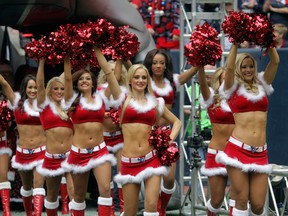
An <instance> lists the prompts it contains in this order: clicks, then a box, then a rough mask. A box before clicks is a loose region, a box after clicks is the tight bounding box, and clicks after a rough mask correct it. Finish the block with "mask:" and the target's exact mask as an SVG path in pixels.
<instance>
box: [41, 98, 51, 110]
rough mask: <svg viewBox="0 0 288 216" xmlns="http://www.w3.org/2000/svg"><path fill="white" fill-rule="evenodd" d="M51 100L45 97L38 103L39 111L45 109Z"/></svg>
mask: <svg viewBox="0 0 288 216" xmlns="http://www.w3.org/2000/svg"><path fill="white" fill-rule="evenodd" d="M50 103H52V101H50V100H49V99H48V98H46V99H45V100H44V101H43V103H42V104H39V106H38V108H39V109H40V112H41V111H42V110H43V109H45V107H46V106H48V105H49V104H50Z"/></svg>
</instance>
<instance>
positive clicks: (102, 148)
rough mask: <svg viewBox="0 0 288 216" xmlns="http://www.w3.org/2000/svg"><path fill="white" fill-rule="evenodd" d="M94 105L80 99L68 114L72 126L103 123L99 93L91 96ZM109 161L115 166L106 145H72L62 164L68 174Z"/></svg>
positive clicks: (101, 101) (113, 158)
mask: <svg viewBox="0 0 288 216" xmlns="http://www.w3.org/2000/svg"><path fill="white" fill-rule="evenodd" d="M76 97H77V93H75V94H74V96H73V98H72V99H71V100H70V101H69V102H67V104H66V107H65V109H68V108H69V107H71V105H72V102H73V101H74V100H75V98H76ZM93 98H94V103H88V102H87V100H86V98H84V97H82V96H81V98H80V102H79V105H77V106H76V108H75V110H73V111H71V112H69V116H70V117H71V119H72V122H73V124H81V123H86V122H100V123H103V122H104V114H105V105H104V102H103V100H102V98H101V96H100V94H99V93H97V92H95V93H94V94H93ZM107 161H109V162H110V163H111V165H115V164H116V159H115V157H114V156H113V155H112V154H109V152H108V149H107V146H106V143H105V142H103V143H100V144H98V145H95V146H94V147H93V148H84V149H83V148H78V147H77V146H75V145H72V147H71V150H70V154H69V157H68V158H67V160H66V161H65V163H64V164H63V166H64V167H65V169H66V170H67V171H68V172H73V173H84V172H88V171H89V170H91V169H93V168H95V167H97V166H99V165H101V164H103V163H105V162H107Z"/></svg>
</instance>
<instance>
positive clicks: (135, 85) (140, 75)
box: [130, 68, 148, 92]
mask: <svg viewBox="0 0 288 216" xmlns="http://www.w3.org/2000/svg"><path fill="white" fill-rule="evenodd" d="M130 84H131V88H132V91H137V92H144V91H145V89H146V87H147V84H148V74H147V71H146V70H144V69H143V68H138V69H137V70H136V71H135V73H134V74H133V76H132V78H131V80H130Z"/></svg>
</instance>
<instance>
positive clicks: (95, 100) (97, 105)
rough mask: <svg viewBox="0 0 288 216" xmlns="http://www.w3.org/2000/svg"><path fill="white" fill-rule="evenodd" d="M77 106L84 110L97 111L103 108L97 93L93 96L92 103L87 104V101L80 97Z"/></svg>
mask: <svg viewBox="0 0 288 216" xmlns="http://www.w3.org/2000/svg"><path fill="white" fill-rule="evenodd" d="M79 104H80V105H81V107H82V108H83V109H86V110H99V109H101V107H102V106H103V100H102V97H101V96H100V95H99V94H98V93H96V92H95V93H94V94H93V103H88V102H87V99H86V98H85V97H83V96H82V95H81V98H80V102H79Z"/></svg>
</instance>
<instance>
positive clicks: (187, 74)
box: [178, 67, 198, 85]
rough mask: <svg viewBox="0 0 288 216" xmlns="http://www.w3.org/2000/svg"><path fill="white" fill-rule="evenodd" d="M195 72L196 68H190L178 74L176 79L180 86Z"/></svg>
mask: <svg viewBox="0 0 288 216" xmlns="http://www.w3.org/2000/svg"><path fill="white" fill-rule="evenodd" d="M197 70H198V68H197V67H190V68H189V69H188V70H186V71H184V72H182V73H180V74H179V77H178V79H179V83H180V85H183V84H184V83H186V82H188V81H189V80H190V79H191V78H192V77H193V76H194V75H195V74H196V73H197Z"/></svg>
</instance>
